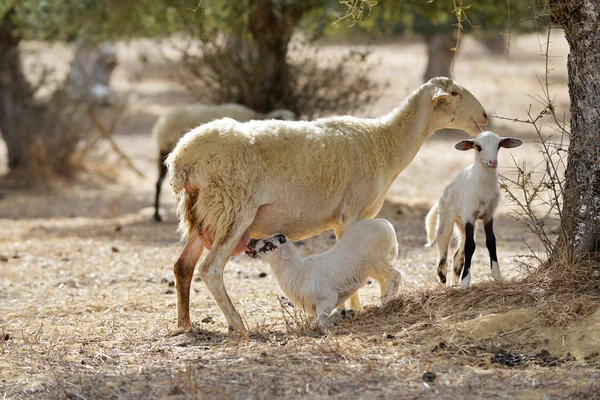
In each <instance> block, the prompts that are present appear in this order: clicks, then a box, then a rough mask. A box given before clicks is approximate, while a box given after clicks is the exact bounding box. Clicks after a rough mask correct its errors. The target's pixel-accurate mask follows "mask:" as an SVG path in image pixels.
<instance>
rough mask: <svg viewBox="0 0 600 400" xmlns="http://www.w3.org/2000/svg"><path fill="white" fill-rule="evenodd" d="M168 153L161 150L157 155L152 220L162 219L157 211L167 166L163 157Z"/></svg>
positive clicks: (158, 220)
mask: <svg viewBox="0 0 600 400" xmlns="http://www.w3.org/2000/svg"><path fill="white" fill-rule="evenodd" d="M168 154H169V153H163V152H161V153H160V154H159V157H158V181H156V197H155V199H154V220H155V221H156V222H160V221H162V218H161V217H160V214H159V212H158V203H159V200H160V188H161V186H162V183H163V180H164V179H165V176H166V175H167V166H166V165H165V163H164V161H165V157H166V156H167V155H168Z"/></svg>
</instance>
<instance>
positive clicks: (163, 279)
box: [160, 278, 169, 283]
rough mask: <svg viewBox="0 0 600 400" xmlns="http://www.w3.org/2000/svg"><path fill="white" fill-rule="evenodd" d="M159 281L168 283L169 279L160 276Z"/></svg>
mask: <svg viewBox="0 0 600 400" xmlns="http://www.w3.org/2000/svg"><path fill="white" fill-rule="evenodd" d="M160 283H169V280H168V279H167V278H162V279H161V280H160Z"/></svg>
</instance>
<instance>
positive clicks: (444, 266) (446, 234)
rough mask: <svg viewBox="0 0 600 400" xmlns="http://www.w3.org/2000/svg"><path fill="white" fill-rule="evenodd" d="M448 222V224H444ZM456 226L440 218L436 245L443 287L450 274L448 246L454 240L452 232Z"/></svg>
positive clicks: (438, 271)
mask: <svg viewBox="0 0 600 400" xmlns="http://www.w3.org/2000/svg"><path fill="white" fill-rule="evenodd" d="M444 221H446V222H444ZM453 228H454V224H453V223H452V222H451V223H448V222H447V219H442V218H441V216H440V226H439V227H438V234H437V238H436V241H435V244H436V246H437V249H438V261H437V274H438V277H439V278H440V283H441V284H442V285H445V284H446V275H447V273H448V245H449V244H450V239H452V230H453Z"/></svg>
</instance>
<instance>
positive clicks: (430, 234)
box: [425, 202, 439, 247]
mask: <svg viewBox="0 0 600 400" xmlns="http://www.w3.org/2000/svg"><path fill="white" fill-rule="evenodd" d="M438 214H439V202H437V203H435V204H434V205H433V207H431V210H429V212H428V213H427V216H426V217H425V229H426V230H427V244H426V245H425V247H430V246H433V244H434V243H435V240H436V239H437V220H438Z"/></svg>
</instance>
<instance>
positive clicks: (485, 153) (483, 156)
mask: <svg viewBox="0 0 600 400" xmlns="http://www.w3.org/2000/svg"><path fill="white" fill-rule="evenodd" d="M521 144H523V141H522V140H521V139H517V138H511V137H500V136H498V135H496V134H495V133H494V132H490V131H485V132H482V133H480V134H479V135H478V136H477V137H476V138H474V139H468V140H463V141H462V142H458V143H457V144H456V145H454V147H455V148H456V149H457V150H463V151H464V150H471V149H476V150H477V151H476V152H475V161H476V162H477V161H479V162H481V163H482V164H483V165H485V166H486V167H488V168H497V167H498V150H500V147H505V148H507V149H510V148H513V147H519V146H520V145H521Z"/></svg>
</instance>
